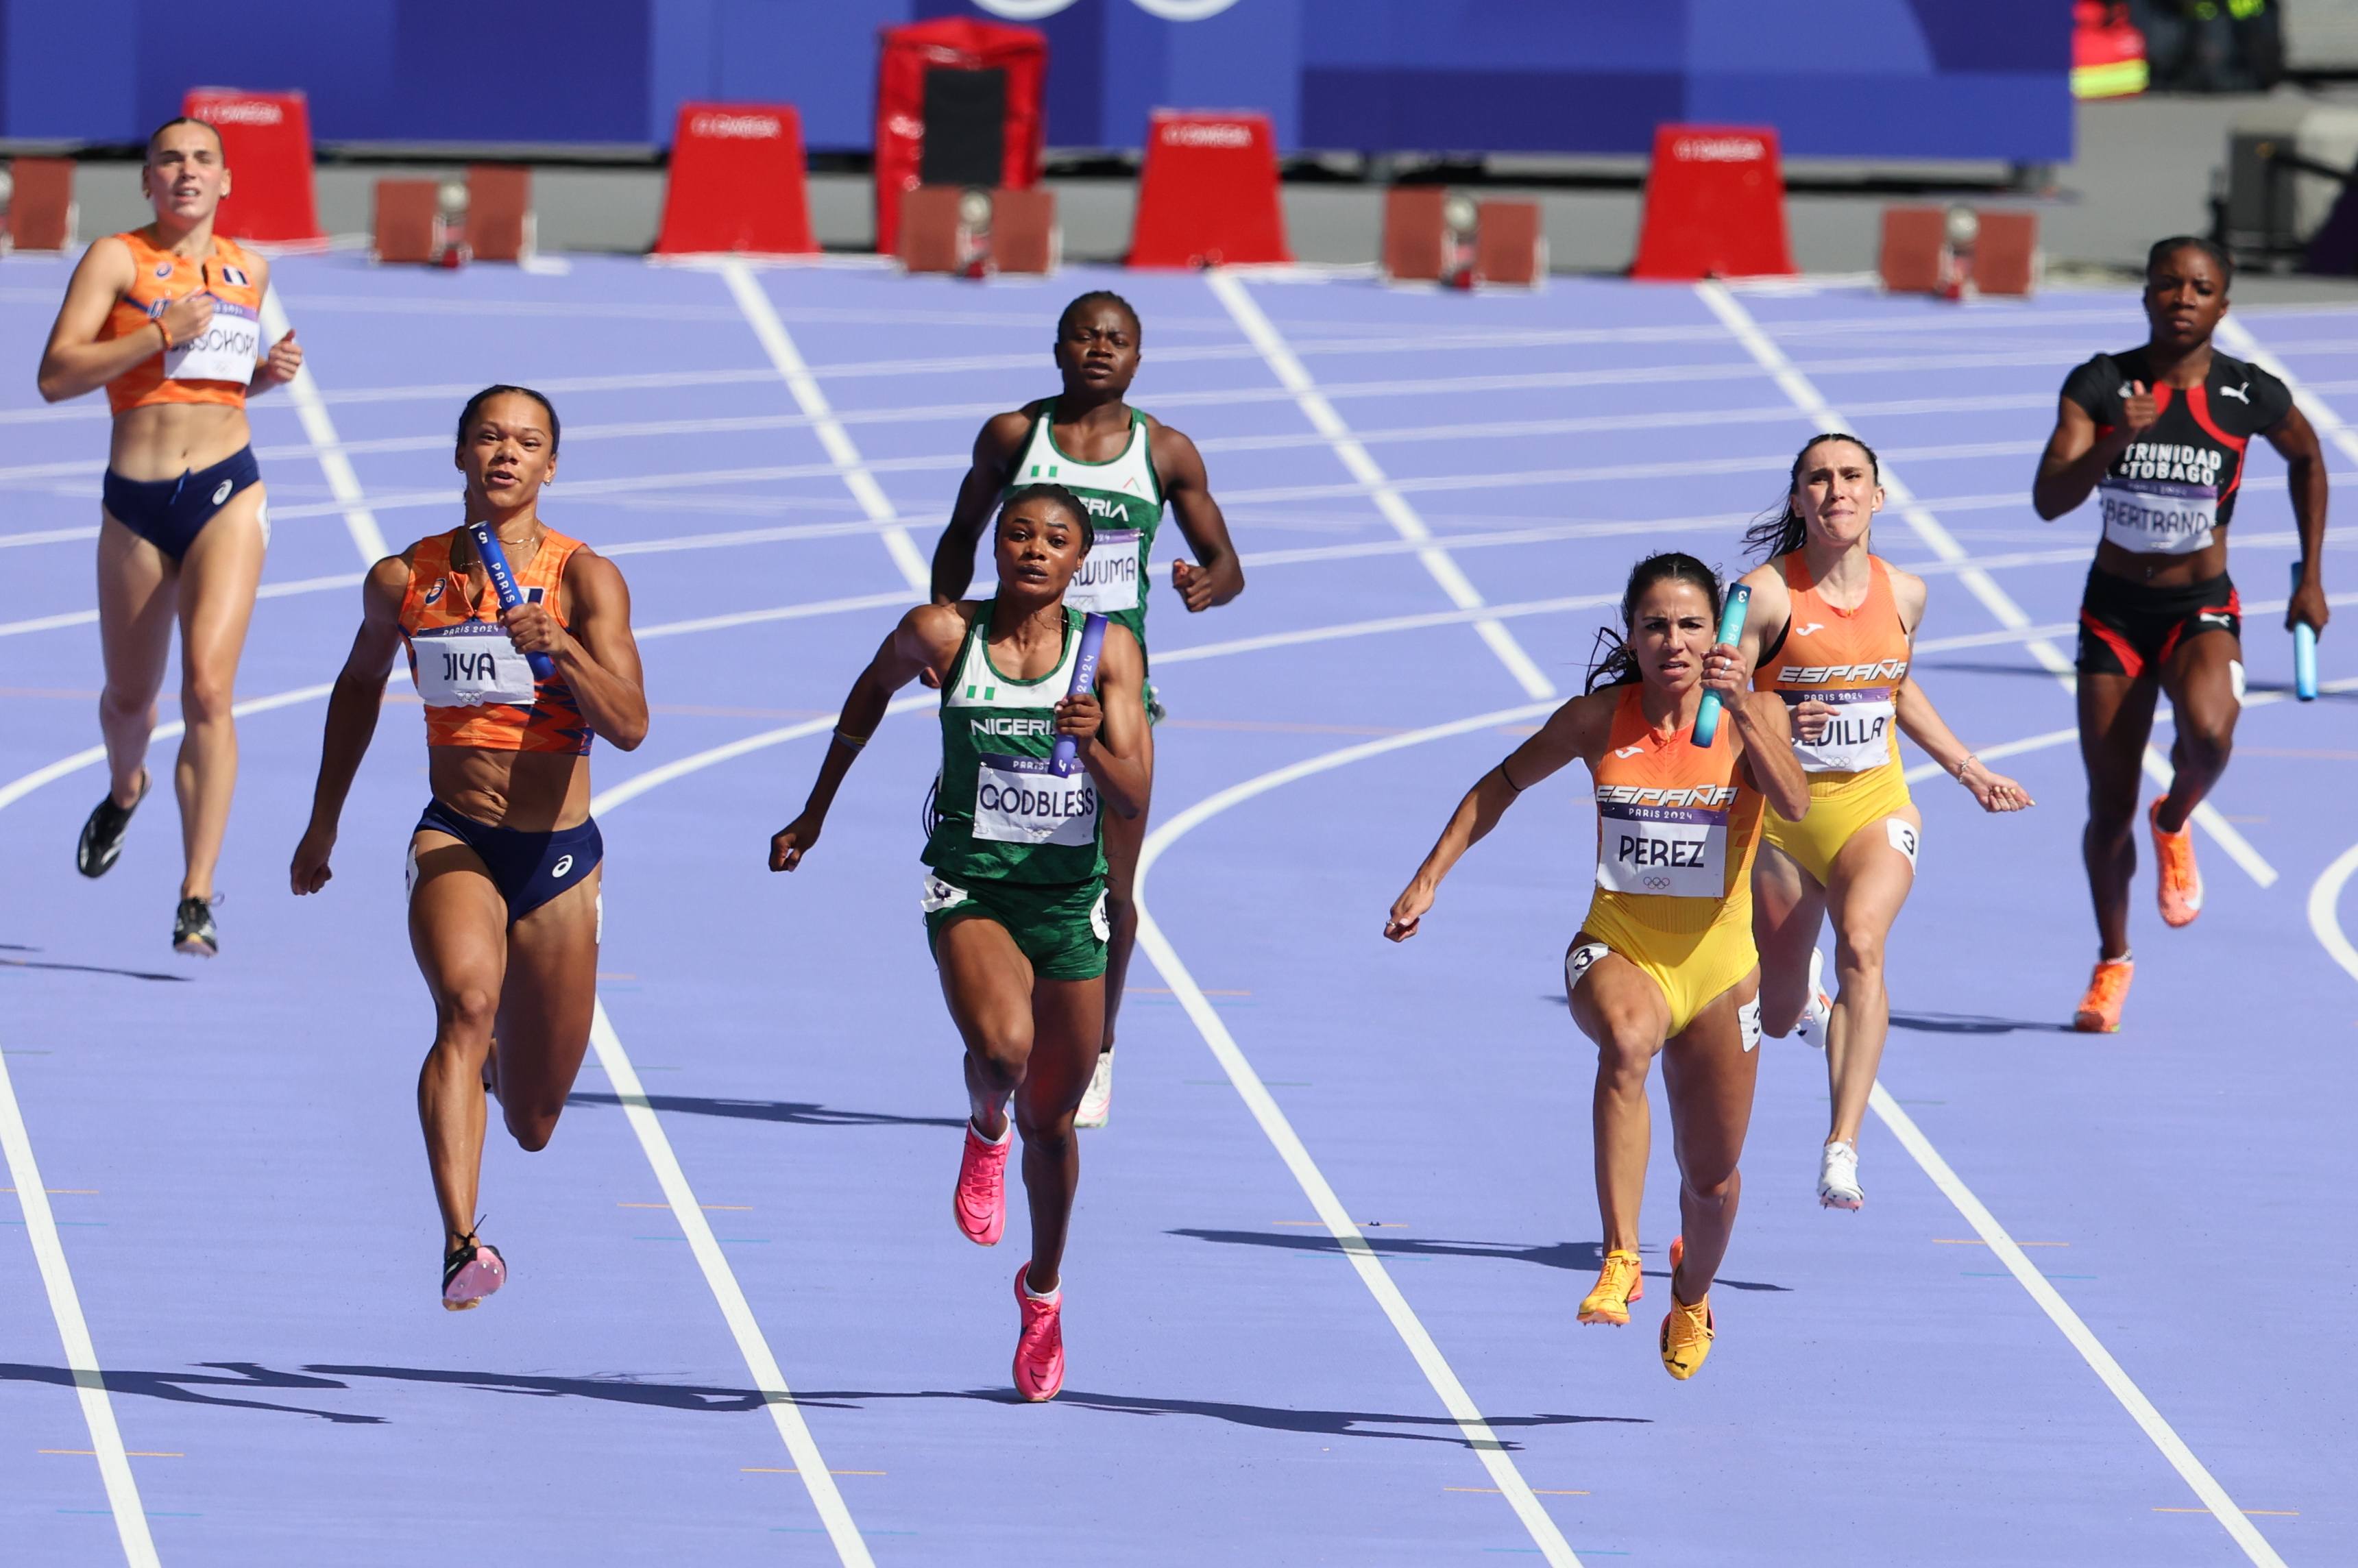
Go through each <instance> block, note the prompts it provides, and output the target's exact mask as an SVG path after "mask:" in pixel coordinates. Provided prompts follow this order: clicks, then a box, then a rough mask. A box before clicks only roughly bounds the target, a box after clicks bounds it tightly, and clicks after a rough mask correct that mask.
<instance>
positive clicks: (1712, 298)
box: [1695, 281, 2277, 888]
mask: <svg viewBox="0 0 2358 1568" xmlns="http://www.w3.org/2000/svg"><path fill="white" fill-rule="evenodd" d="M1695 294H1696V296H1697V297H1700V298H1701V299H1702V300H1703V302H1704V305H1705V306H1707V307H1708V308H1710V310H1711V313H1712V314H1713V315H1714V316H1716V317H1718V318H1719V319H1720V322H1721V324H1722V325H1723V326H1725V328H1726V329H1727V330H1728V332H1729V334H1730V335H1731V336H1733V337H1734V338H1735V339H1736V341H1738V342H1740V343H1742V344H1743V345H1744V348H1745V351H1746V352H1747V353H1749V354H1750V355H1751V356H1752V357H1753V359H1754V360H1756V361H1758V363H1759V365H1760V368H1761V369H1762V370H1764V371H1766V372H1768V375H1769V376H1770V378H1771V379H1772V380H1774V381H1775V382H1776V383H1777V385H1778V386H1779V389H1781V390H1782V391H1783V392H1784V394H1785V395H1786V396H1787V397H1788V398H1789V399H1790V400H1791V402H1792V405H1793V406H1794V407H1795V408H1797V409H1799V410H1801V414H1802V416H1804V417H1805V418H1807V419H1809V420H1810V421H1811V422H1812V423H1813V424H1814V425H1815V426H1816V427H1818V428H1819V429H1821V430H1855V429H1857V428H1858V426H1857V425H1856V424H1855V422H1854V421H1852V420H1849V419H1845V418H1844V417H1843V416H1842V415H1841V413H1840V412H1838V411H1837V410H1836V409H1835V408H1834V406H1833V405H1832V404H1831V403H1828V402H1827V401H1826V399H1825V397H1824V395H1823V394H1822V393H1820V392H1819V391H1818V389H1817V386H1816V384H1813V383H1812V381H1811V380H1810V378H1809V377H1808V376H1806V375H1804V374H1802V373H1801V369H1800V367H1798V366H1797V365H1795V364H1794V362H1792V361H1791V360H1790V359H1789V358H1787V357H1786V354H1785V351H1784V350H1783V349H1781V348H1779V347H1778V346H1777V343H1776V341H1775V340H1774V339H1772V338H1770V337H1769V336H1768V333H1767V332H1765V331H1763V330H1761V327H1760V323H1759V322H1758V321H1756V320H1754V319H1752V313H1751V312H1750V311H1748V310H1747V309H1746V308H1744V307H1743V305H1742V304H1741V303H1739V302H1738V301H1737V299H1736V296H1735V295H1733V294H1731V293H1729V292H1728V290H1727V287H1726V286H1725V285H1724V284H1720V283H1717V282H1710V281H1706V282H1704V283H1698V284H1696V285H1695ZM2026 362H2039V363H2043V362H2044V361H2026ZM1877 363H1878V362H1873V361H1865V360H1862V361H1859V362H1857V366H1856V368H1858V369H1859V370H1862V371H1865V370H1868V369H1872V368H1876V366H1877ZM1882 470H1883V473H1882V478H1883V489H1884V492H1885V494H1886V495H1887V496H1888V497H1889V499H1890V503H1891V505H1892V507H1893V509H1894V510H1896V511H1897V512H1898V514H1899V515H1900V517H1901V519H1902V520H1903V521H1905V522H1906V523H1907V524H1908V525H1909V527H1910V528H1911V529H1913V530H1915V533H1916V536H1917V537H1918V538H1919V539H1920V540H1922V541H1923V542H1924V545H1925V546H1926V547H1927V548H1929V549H1930V550H1931V552H1932V553H1933V554H1934V555H1936V556H1938V557H1941V558H1942V560H1944V561H1948V562H1951V563H1953V564H1954V565H1955V569H1956V574H1957V580H1958V581H1959V582H1962V583H1963V584H1964V585H1965V588H1966V589H1967V590H1968V591H1970V592H1971V593H1972V594H1973V596H1974V598H1975V599H1978V600H1981V601H1982V605H1983V607H1984V608H1985V609H1986V610H1987V611H1989V612H1990V613H1991V614H1992V615H1994V616H1996V617H1997V621H1998V624H2000V625H2001V626H2004V627H2006V629H2008V630H2009V631H2017V632H2022V633H2025V635H2024V637H2023V639H2022V641H2023V645H2024V646H2025V647H2027V648H2028V649H2029V650H2030V655H2031V657H2033V658H2035V659H2037V660H2038V661H2039V663H2040V664H2041V665H2045V666H2046V667H2047V669H2048V671H2049V672H2050V674H2052V675H2053V676H2055V678H2056V679H2057V680H2058V681H2060V682H2061V683H2062V685H2063V687H2064V688H2065V689H2066V690H2077V689H2078V678H2077V676H2075V675H2074V674H2073V671H2072V667H2071V660H2070V659H2068V658H2066V657H2065V656H2064V654H2063V650H2062V649H2061V648H2059V647H2057V646H2056V645H2055V644H2054V643H2052V642H2051V641H2050V640H2049V639H2047V638H2045V637H2040V636H2037V635H2035V634H2031V633H2032V624H2031V620H2030V616H2029V613H2028V611H2025V610H2024V609H2023V608H2022V606H2021V605H2019V604H2017V603H2016V602H2015V601H2014V596H2013V595H2011V594H2009V593H2007V592H2006V589H2003V588H2000V587H1999V586H1998V583H1997V579H1996V578H1994V577H1992V576H1990V575H1989V573H1988V572H1987V571H1985V570H1984V569H1982V568H1979V567H1975V566H1970V565H1967V564H1965V563H1966V562H1968V561H1969V559H1970V555H1969V552H1968V551H1967V550H1966V549H1965V547H1964V546H1963V545H1961V544H1959V543H1958V542H1957V537H1956V535H1953V534H1952V533H1950V532H1949V530H1948V529H1947V528H1946V527H1944V526H1943V525H1942V523H1941V520H1940V519H1939V518H1938V517H1935V516H1933V515H1932V513H1931V509H1930V508H1928V507H1927V506H1926V505H1925V504H1924V503H1922V502H1921V501H1919V500H1918V499H1917V498H1916V492H1914V491H1911V490H1909V488H1908V486H1907V485H1906V484H1905V483H1903V482H1902V481H1900V478H1899V476H1898V474H1897V473H1896V472H1894V471H1893V470H1892V468H1891V466H1890V465H1889V464H1888V463H1885V464H1883V465H1882ZM2145 772H2146V776H2147V777H2148V778H2150V779H2152V780H2153V781H2154V782H2155V783H2157V784H2159V785H2161V787H2162V788H2163V789H2165V790H2167V789H2168V788H2169V781H2170V778H2171V776H2172V771H2171V769H2170V765H2169V759H2168V758H2167V757H2164V756H2163V755H2162V754H2161V753H2160V752H2158V751H2156V750H2155V749H2154V748H2153V747H2151V746H2147V748H2146V749H2145ZM2192 816H2193V819H2194V821H2195V823H2196V824H2197V825H2198V826H2199V827H2201V828H2202V830H2203V831H2204V832H2206V833H2208V834H2210V835H2211V837H2212V838H2214V839H2216V840H2217V841H2218V844H2219V847H2220V848H2221V849H2224V850H2226V851H2227V854H2228V858H2229V859H2231V860H2234V862H2235V863H2236V864H2237V865H2239V866H2241V867H2243V868H2244V871H2246V872H2247V873H2249V875H2250V876H2251V879H2252V880H2253V881H2255V882H2257V883H2259V884H2260V886H2262V887H2264V888H2265V887H2272V886H2274V885H2275V883H2276V880H2277V870H2276V868H2275V867H2274V866H2271V865H2270V864H2268V862H2267V861H2266V860H2265V859H2264V858H2262V856H2261V854H2260V852H2259V851H2258V850H2257V849H2253V848H2252V845H2251V841H2250V840H2249V839H2247V838H2244V836H2243V835H2242V834H2241V833H2239V832H2237V831H2236V830H2235V827H2234V824H2232V823H2230V822H2229V821H2228V820H2227V819H2226V818H2225V817H2224V816H2221V815H2220V813H2219V810H2218V808H2217V807H2216V806H2212V804H2211V803H2210V802H2209V801H2208V800H2205V801H2203V802H2202V803H2201V805H2200V806H2196V807H2195V808H2194V810H2193V813H2192Z"/></svg>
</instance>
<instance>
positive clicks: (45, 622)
mask: <svg viewBox="0 0 2358 1568" xmlns="http://www.w3.org/2000/svg"><path fill="white" fill-rule="evenodd" d="M360 582H361V574H360V573H358V572H346V573H344V574H343V575H341V576H340V577H309V578H301V579H296V580H293V581H289V582H265V583H264V584H263V585H262V586H261V587H260V588H257V589H254V598H256V599H285V598H287V597H288V596H290V595H293V594H297V593H319V592H323V591H325V590H326V589H334V588H357V587H358V586H359V585H360ZM97 620H98V611H95V610H73V611H67V612H66V613H64V614H62V615H43V616H38V617H37V618H35V619H34V620H31V621H10V622H5V623H0V637H15V636H18V635H20V634H22V633H27V632H54V631H56V630H57V629H58V628H59V627H61V626H89V625H92V624H93V623H95V622H97Z"/></svg>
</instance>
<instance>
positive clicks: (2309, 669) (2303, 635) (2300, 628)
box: [2292, 560, 2317, 702]
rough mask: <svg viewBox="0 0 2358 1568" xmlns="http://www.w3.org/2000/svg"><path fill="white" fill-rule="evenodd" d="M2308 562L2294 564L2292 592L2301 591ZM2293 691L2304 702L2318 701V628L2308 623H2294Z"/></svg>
mask: <svg viewBox="0 0 2358 1568" xmlns="http://www.w3.org/2000/svg"><path fill="white" fill-rule="evenodd" d="M2308 564H2309V563H2308V562H2307V561H2306V560H2299V561H2295V562H2293V564H2292V590H2293V591H2294V592H2295V593H2299V591H2300V572H2301V568H2303V567H2305V566H2307V565H2308ZM2292 690H2293V695H2294V696H2295V697H2299V698H2300V699H2301V700H2302V701H2303V702H2315V701H2316V700H2317V628H2316V627H2314V626H2311V625H2310V624H2309V622H2306V621H2296V622H2293V623H2292Z"/></svg>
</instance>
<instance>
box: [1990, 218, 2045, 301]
mask: <svg viewBox="0 0 2358 1568" xmlns="http://www.w3.org/2000/svg"><path fill="white" fill-rule="evenodd" d="M1980 217H1981V221H1982V226H1981V232H1980V233H1979V234H1977V235H1976V236H1974V288H1975V289H1976V290H1978V291H1979V292H1981V293H1983V294H2028V293H2029V292H2030V290H2031V287H2032V286H2033V285H2034V284H2035V283H2036V282H2037V281H2038V277H2039V214H2038V213H2036V212H1983V213H1982V214H1980Z"/></svg>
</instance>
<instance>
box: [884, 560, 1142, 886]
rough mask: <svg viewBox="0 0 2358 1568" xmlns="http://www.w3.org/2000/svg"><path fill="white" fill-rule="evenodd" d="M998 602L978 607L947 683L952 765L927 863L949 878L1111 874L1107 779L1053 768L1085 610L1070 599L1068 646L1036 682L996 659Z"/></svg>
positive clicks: (938, 795) (946, 741)
mask: <svg viewBox="0 0 2358 1568" xmlns="http://www.w3.org/2000/svg"><path fill="white" fill-rule="evenodd" d="M996 603H997V600H989V599H986V600H983V601H982V603H981V605H980V606H979V608H978V609H977V610H976V611H975V617H974V624H973V626H972V627H971V628H969V629H968V632H967V637H966V646H965V648H964V650H963V651H962V652H961V653H960V654H959V655H958V661H957V669H956V671H955V673H954V676H953V678H951V679H949V680H946V681H944V682H943V683H942V708H941V717H942V771H941V774H940V776H939V777H938V778H937V779H936V780H935V783H934V822H933V827H932V831H931V834H930V836H929V837H928V838H926V840H925V864H926V865H928V866H931V867H932V868H933V869H934V870H935V871H937V872H938V873H940V875H941V876H942V878H943V879H944V880H946V881H950V882H954V883H957V885H959V886H961V887H964V886H968V885H969V884H970V883H972V882H977V881H994V882H1029V883H1073V882H1084V881H1088V880H1089V879H1091V878H1092V877H1098V876H1102V875H1103V874H1104V872H1105V853H1104V851H1103V850H1102V849H1100V848H1099V845H1098V791H1097V785H1096V784H1095V783H1094V782H1092V781H1091V779H1090V778H1089V775H1088V774H1087V773H1086V772H1076V773H1073V774H1072V775H1071V776H1070V777H1059V776H1058V775H1057V774H1055V773H1051V772H1050V771H1049V768H1048V753H1049V752H1050V751H1051V750H1052V749H1053V748H1054V746H1055V740H1056V733H1055V730H1056V715H1055V707H1056V704H1057V703H1059V702H1061V701H1062V700H1064V697H1065V691H1066V689H1067V688H1068V687H1070V686H1071V685H1072V680H1073V663H1074V661H1075V660H1076V659H1078V658H1079V657H1080V652H1081V612H1080V611H1078V610H1076V609H1074V608H1073V607H1072V606H1071V605H1069V604H1067V605H1066V606H1065V651H1064V654H1063V656H1062V657H1061V658H1059V659H1058V660H1057V661H1056V667H1055V669H1053V670H1051V671H1049V672H1048V673H1047V674H1046V675H1044V676H1040V677H1038V678H1037V679H1035V680H1014V679H1011V678H1010V677H1009V676H1003V675H1001V674H1000V673H999V671H998V670H997V669H996V668H994V667H993V666H992V665H991V662H990V617H991V611H992V609H993V607H994V606H995V605H996Z"/></svg>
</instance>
